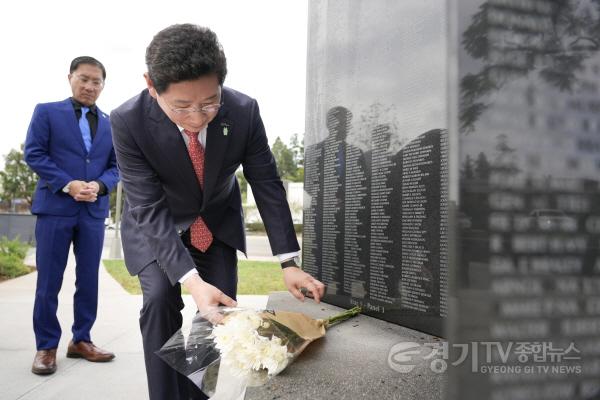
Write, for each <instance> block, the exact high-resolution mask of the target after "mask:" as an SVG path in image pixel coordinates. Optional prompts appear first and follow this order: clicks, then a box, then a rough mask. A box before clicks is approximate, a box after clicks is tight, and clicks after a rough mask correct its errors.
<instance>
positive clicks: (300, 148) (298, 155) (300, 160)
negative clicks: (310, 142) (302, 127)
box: [290, 133, 304, 168]
mask: <svg viewBox="0 0 600 400" xmlns="http://www.w3.org/2000/svg"><path fill="white" fill-rule="evenodd" d="M290 149H291V150H292V153H294V161H295V162H296V165H297V166H298V168H303V167H304V137H303V138H302V139H298V134H297V133H294V134H293V135H292V137H291V139H290Z"/></svg>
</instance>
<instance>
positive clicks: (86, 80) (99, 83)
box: [73, 74, 104, 89]
mask: <svg viewBox="0 0 600 400" xmlns="http://www.w3.org/2000/svg"><path fill="white" fill-rule="evenodd" d="M73 76H74V77H75V78H77V79H78V80H79V82H81V83H82V84H84V85H87V84H88V83H89V84H90V85H91V86H92V87H93V88H95V89H98V88H101V87H102V86H103V85H104V81H103V80H102V79H91V78H90V77H88V76H85V75H79V74H73Z"/></svg>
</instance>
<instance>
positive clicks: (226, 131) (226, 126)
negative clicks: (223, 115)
mask: <svg viewBox="0 0 600 400" xmlns="http://www.w3.org/2000/svg"><path fill="white" fill-rule="evenodd" d="M221 126H222V127H223V136H227V135H229V124H228V123H227V122H221Z"/></svg>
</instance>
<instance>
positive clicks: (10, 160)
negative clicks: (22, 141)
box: [0, 145, 38, 207]
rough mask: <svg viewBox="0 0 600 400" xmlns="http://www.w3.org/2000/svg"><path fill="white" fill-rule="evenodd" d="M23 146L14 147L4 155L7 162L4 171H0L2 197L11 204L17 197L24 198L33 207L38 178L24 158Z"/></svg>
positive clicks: (0, 195)
mask: <svg viewBox="0 0 600 400" xmlns="http://www.w3.org/2000/svg"><path fill="white" fill-rule="evenodd" d="M23 147H24V145H21V150H20V151H19V150H15V149H13V150H11V151H10V152H9V153H8V154H7V155H6V156H4V160H5V161H6V163H5V166H4V171H1V172H0V186H1V187H2V192H1V193H0V198H1V199H2V201H8V202H10V203H11V205H12V204H13V202H14V201H15V200H17V199H24V200H25V201H27V204H29V207H31V202H32V200H33V192H34V190H35V184H36V182H37V180H38V178H37V175H36V174H35V172H33V171H32V170H31V168H29V166H28V165H27V163H26V162H25V160H24V157H23Z"/></svg>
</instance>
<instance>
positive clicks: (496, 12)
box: [459, 0, 600, 133]
mask: <svg viewBox="0 0 600 400" xmlns="http://www.w3.org/2000/svg"><path fill="white" fill-rule="evenodd" d="M541 3H543V4H541ZM536 7H543V8H546V9H547V10H545V12H544V14H543V15H544V16H545V17H547V18H545V21H546V22H547V23H545V24H542V23H537V24H534V22H532V21H536V20H535V19H533V18H532V17H531V11H530V10H533V9H535V8H536ZM514 21H520V22H521V23H524V22H530V24H531V25H532V26H533V27H532V26H529V27H528V28H527V29H525V28H523V27H521V28H520V29H517V28H516V27H515V26H513V24H514V23H515V22H514ZM462 46H463V48H464V49H465V51H466V52H467V53H468V54H469V55H470V56H471V57H472V58H473V59H475V60H478V62H479V64H480V65H481V69H480V70H479V72H470V73H468V74H466V75H465V76H463V77H462V78H461V82H460V117H459V118H460V130H461V132H463V133H471V132H473V131H474V130H475V123H476V122H477V120H478V119H479V117H480V116H481V115H482V114H483V113H484V112H485V111H486V110H487V109H488V108H489V107H490V106H491V104H492V102H493V96H492V94H493V93H494V92H495V91H498V90H500V89H501V88H502V87H503V86H505V85H506V84H508V83H509V82H513V81H515V80H517V79H519V78H523V77H531V76H532V75H535V76H537V77H538V78H539V80H541V81H542V82H545V83H547V84H550V85H552V86H553V87H555V88H557V89H559V90H560V91H563V92H572V91H573V90H575V89H576V83H577V81H578V79H579V78H578V73H579V72H581V71H583V70H584V66H583V64H584V62H585V61H586V60H587V59H588V58H590V57H593V56H595V55H596V53H597V52H598V51H599V50H600V1H598V0H594V1H589V2H579V4H574V2H573V1H571V0H554V1H552V2H536V1H533V0H521V1H519V2H493V1H486V2H484V3H483V4H482V5H481V6H480V7H479V11H478V12H477V13H475V14H474V15H473V16H472V18H471V24H470V25H469V26H468V28H467V29H466V30H465V31H464V32H463V34H462Z"/></svg>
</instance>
